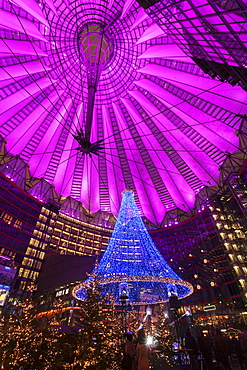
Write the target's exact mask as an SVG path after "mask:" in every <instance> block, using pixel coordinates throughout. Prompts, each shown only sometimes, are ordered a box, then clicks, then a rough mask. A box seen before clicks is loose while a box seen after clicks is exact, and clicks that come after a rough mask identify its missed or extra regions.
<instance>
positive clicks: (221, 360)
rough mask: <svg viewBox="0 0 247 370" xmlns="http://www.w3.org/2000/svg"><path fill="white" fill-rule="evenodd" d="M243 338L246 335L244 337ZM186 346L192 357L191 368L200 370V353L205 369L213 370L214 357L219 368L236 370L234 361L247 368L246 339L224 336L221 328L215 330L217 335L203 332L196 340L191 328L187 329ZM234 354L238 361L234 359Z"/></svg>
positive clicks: (190, 357) (243, 368)
mask: <svg viewBox="0 0 247 370" xmlns="http://www.w3.org/2000/svg"><path fill="white" fill-rule="evenodd" d="M242 338H243V339H244V338H246V337H242ZM184 347H185V350H186V351H187V353H188V355H189V359H190V368H191V370H199V369H200V368H201V367H200V364H199V361H198V355H199V353H200V354H201V361H202V362H203V369H205V370H213V369H215V367H213V359H214V361H215V364H216V366H217V367H218V368H220V369H224V370H235V368H234V366H235V365H233V363H234V364H236V361H237V362H238V363H239V366H240V367H241V369H242V370H245V369H247V359H246V358H245V356H246V355H247V348H246V340H240V339H238V338H236V337H235V336H233V337H231V338H230V337H228V336H223V334H222V332H221V330H220V329H218V328H217V329H216V330H215V335H213V336H210V335H209V334H208V333H207V334H204V333H203V332H201V336H200V337H199V338H198V340H196V339H195V338H194V337H193V336H192V334H191V332H190V330H189V329H188V330H187V331H186V336H185V340H184ZM233 355H234V356H235V358H236V361H235V362H234V361H233Z"/></svg>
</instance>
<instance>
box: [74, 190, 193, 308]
mask: <svg viewBox="0 0 247 370" xmlns="http://www.w3.org/2000/svg"><path fill="white" fill-rule="evenodd" d="M93 274H95V275H97V276H98V277H99V278H100V284H101V286H102V287H103V292H104V293H103V294H105V295H106V294H109V295H111V296H114V297H115V300H116V302H117V303H120V302H121V299H120V297H121V296H123V294H124V295H125V296H126V297H127V298H128V300H129V301H130V302H131V303H133V304H143V303H145V304H148V303H157V302H165V301H167V300H168V299H169V295H170V293H171V292H172V291H173V293H174V294H176V295H177V296H178V297H179V298H183V297H185V296H188V295H189V294H191V293H192V291H193V288H192V286H191V285H190V284H189V283H187V282H185V281H183V280H182V279H181V278H180V277H179V276H178V275H177V274H176V273H175V272H174V271H173V270H172V269H171V267H170V266H169V265H168V264H167V262H166V261H165V260H164V258H163V257H162V256H161V254H160V252H159V251H158V250H157V248H156V246H155V244H154V243H153V241H152V239H151V237H150V235H149V233H148V231H147V229H146V227H145V225H144V223H143V221H142V218H141V216H140V214H139V211H138V209H137V206H136V203H135V200H134V196H133V192H132V191H127V190H126V191H124V192H123V200H122V204H121V208H120V212H119V216H118V219H117V222H116V225H115V228H114V231H113V234H112V237H111V239H110V242H109V245H108V247H107V250H106V251H105V253H104V255H103V257H102V259H101V261H100V263H99V264H98V265H97V266H96V267H95V269H94V271H93ZM90 279H91V278H89V279H87V280H86V281H85V282H84V283H83V284H81V285H80V286H77V287H76V288H75V290H74V295H75V297H76V298H77V299H81V300H84V299H85V289H86V288H87V286H88V283H89V282H90Z"/></svg>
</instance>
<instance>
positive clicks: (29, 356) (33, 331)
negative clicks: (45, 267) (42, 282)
mask: <svg viewBox="0 0 247 370" xmlns="http://www.w3.org/2000/svg"><path fill="white" fill-rule="evenodd" d="M35 289H36V287H35V285H34V284H31V285H30V287H29V288H28V292H27V297H26V298H25V299H23V301H20V302H18V304H17V305H16V309H15V313H14V314H12V315H10V316H9V317H4V318H2V320H1V326H2V330H1V335H0V347H1V353H0V356H1V365H2V368H4V369H7V370H8V369H10V370H12V369H19V368H21V367H23V368H28V369H30V368H32V369H37V370H38V369H40V368H39V367H38V363H39V361H38V360H39V356H40V353H39V351H38V349H39V346H40V341H41V336H40V332H39V330H38V326H39V323H38V320H37V318H36V313H35V309H34V305H33V301H32V294H33V292H34V290H35Z"/></svg>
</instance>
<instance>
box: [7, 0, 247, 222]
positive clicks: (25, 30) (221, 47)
mask: <svg viewBox="0 0 247 370" xmlns="http://www.w3.org/2000/svg"><path fill="white" fill-rule="evenodd" d="M177 3H178V2H176V1H165V0H164V1H160V2H158V3H156V4H155V5H154V7H155V8H154V9H153V8H152V7H150V8H149V9H147V10H146V11H145V10H144V9H143V8H142V7H141V6H140V5H139V4H138V3H137V2H136V1H134V0H126V1H121V0H120V1H119V0H118V1H116V0H106V1H103V0H89V1H84V0H74V1H70V0H40V1H38V2H36V1H35V0H29V1H28V2H26V1H24V0H14V1H12V0H11V1H7V0H6V1H5V0H1V3H0V4H1V6H0V34H1V40H0V66H1V67H0V84H1V100H0V118H1V130H0V134H1V135H2V137H3V138H4V139H6V140H7V143H6V149H5V155H4V163H6V162H7V161H6V158H8V157H13V156H14V155H19V157H18V158H20V159H22V160H23V161H24V162H26V163H27V164H29V171H30V174H31V177H32V179H33V180H35V179H39V178H43V179H44V180H46V181H47V182H49V183H50V184H53V185H55V189H56V192H57V193H58V194H60V195H61V196H63V197H68V196H70V197H72V198H74V199H77V200H79V201H81V202H82V204H83V206H84V207H85V208H86V209H87V210H88V211H89V212H90V213H94V212H96V211H98V210H99V209H101V210H102V211H106V212H109V213H110V212H111V213H113V214H114V215H117V214H118V211H119V208H120V204H121V192H122V191H123V190H124V189H126V188H127V189H131V190H133V191H134V193H135V200H136V203H137V206H138V209H139V211H140V214H141V215H144V216H146V217H147V218H148V219H149V220H150V221H151V222H152V223H153V224H155V225H157V226H158V225H160V224H161V223H162V220H163V219H164V216H165V214H166V212H167V211H169V210H171V209H174V208H180V209H182V210H184V211H185V212H189V213H190V212H191V211H192V209H193V207H194V203H195V196H196V193H197V192H198V191H199V190H200V189H202V188H203V187H204V186H217V184H218V181H219V175H220V172H219V167H220V166H221V164H222V163H223V161H224V159H225V158H226V156H227V154H228V153H233V152H236V151H238V147H239V139H238V137H237V136H236V135H235V132H236V130H238V129H239V125H240V123H241V115H243V114H245V113H246V98H247V93H246V91H245V90H244V88H243V85H241V84H239V86H238V85H235V86H232V85H231V84H230V83H228V82H223V80H222V79H221V80H220V79H219V77H218V76H216V77H215V78H214V79H212V78H211V77H210V76H209V75H208V74H207V73H205V70H203V69H201V68H200V63H199V62H197V63H196V62H195V59H193V58H197V59H198V58H199V59H200V57H201V58H204V59H207V58H208V60H209V61H210V63H211V65H213V64H212V63H218V64H219V63H226V64H227V63H228V64H229V65H231V66H232V67H234V68H245V67H246V66H245V63H246V59H247V58H246V55H247V53H246V50H245V49H246V47H245V45H246V27H247V25H246V17H245V15H244V16H243V14H246V13H245V11H246V6H245V3H244V2H243V1H240V0H238V1H237V0H236V1H231V4H230V1H227V3H229V4H228V5H227V4H225V3H226V2H224V7H223V5H222V4H221V3H223V2H221V3H219V2H217V1H214V2H213V1H211V0H208V1H206V0H203V1H200V2H199V1H179V6H178V5H177ZM218 3H219V4H221V5H219V4H218ZM234 4H235V5H234ZM165 5H167V6H166V9H168V11H167V12H168V13H167V14H168V16H166V14H165V13H164V10H163V8H164V6H165ZM220 14H221V15H220ZM164 17H165V20H164ZM175 30H176V32H175ZM193 43H194V44H193ZM192 44H193V45H194V46H193V45H192ZM192 46H193V47H192ZM196 48H197V49H196ZM195 50H200V52H197V53H196V52H195ZM234 50H235V52H234ZM218 64H217V65H218ZM213 66H214V65H213ZM240 85H241V86H240ZM92 86H93V88H92V89H91V90H90V89H89V87H92ZM89 113H90V115H89ZM86 132H87V135H86V139H85V137H83V136H82V134H83V133H84V136H85V133H86ZM87 136H88V137H87ZM1 168H2V167H1Z"/></svg>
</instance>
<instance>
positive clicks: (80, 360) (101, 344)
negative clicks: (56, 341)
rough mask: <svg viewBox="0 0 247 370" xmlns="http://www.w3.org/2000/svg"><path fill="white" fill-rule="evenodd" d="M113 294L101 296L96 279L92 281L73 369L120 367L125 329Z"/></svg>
mask: <svg viewBox="0 0 247 370" xmlns="http://www.w3.org/2000/svg"><path fill="white" fill-rule="evenodd" d="M120 322H121V321H120V319H119V316H118V314H117V311H116V310H115V306H114V302H113V301H112V300H111V297H105V298H102V295H101V288H100V286H99V283H98V281H97V279H96V278H95V277H94V278H93V279H92V280H91V283H90V286H89V287H88V289H87V294H86V297H85V300H84V301H83V302H82V303H81V316H80V318H79V320H78V325H80V327H81V328H80V330H79V333H78V347H77V350H76V358H75V361H74V364H73V366H72V368H73V369H78V370H79V369H80V370H81V369H83V370H84V369H87V370H97V369H99V370H119V369H120V367H121V366H120V363H121V358H122V351H121V346H122V338H123V332H122V327H121V325H120Z"/></svg>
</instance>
